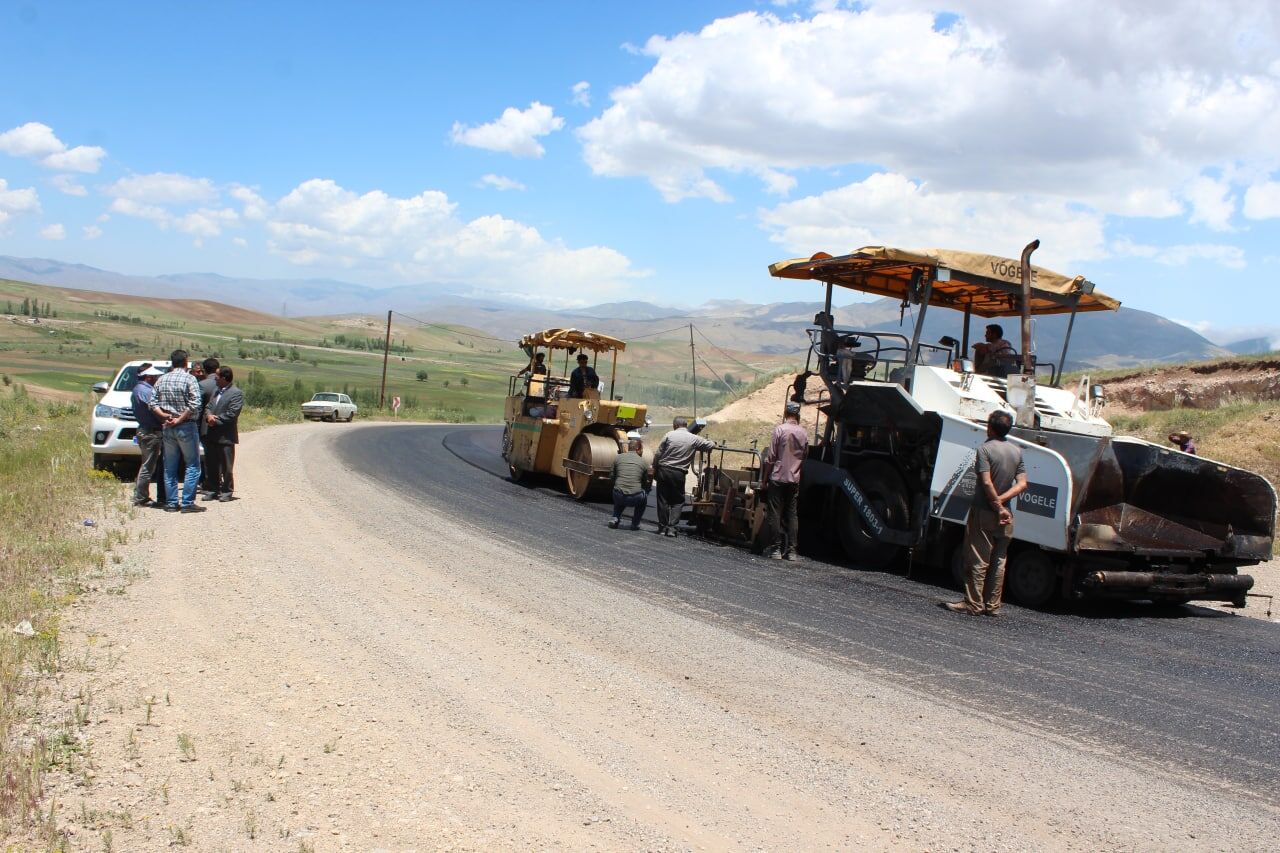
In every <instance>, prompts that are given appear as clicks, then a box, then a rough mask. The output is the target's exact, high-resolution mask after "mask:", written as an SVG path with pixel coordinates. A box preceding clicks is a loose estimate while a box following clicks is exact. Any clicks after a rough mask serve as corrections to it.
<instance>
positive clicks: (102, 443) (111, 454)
mask: <svg viewBox="0 0 1280 853" xmlns="http://www.w3.org/2000/svg"><path fill="white" fill-rule="evenodd" d="M144 364H150V365H151V366H152V367H154V368H156V369H157V370H164V371H167V370H168V369H169V362H167V361H130V362H127V363H126V364H125V365H124V367H121V368H120V372H118V373H117V374H116V376H115V379H113V380H112V381H110V382H99V383H97V384H96V385H94V386H93V392H94V393H95V394H101V395H102V399H101V400H99V401H98V404H97V405H96V406H94V407H93V417H92V418H91V419H90V421H89V442H90V444H92V445H93V467H94V468H99V469H103V470H106V469H110V468H117V467H123V466H125V465H133V466H135V467H136V466H137V465H138V463H139V460H140V458H141V455H142V454H141V453H140V452H139V451H138V442H137V441H136V440H135V438H134V437H135V436H136V435H137V434H138V420H137V418H135V417H134V416H133V386H134V385H137V384H138V374H139V373H141V372H142V365H144ZM200 453H201V455H203V454H204V448H203V447H201V448H200Z"/></svg>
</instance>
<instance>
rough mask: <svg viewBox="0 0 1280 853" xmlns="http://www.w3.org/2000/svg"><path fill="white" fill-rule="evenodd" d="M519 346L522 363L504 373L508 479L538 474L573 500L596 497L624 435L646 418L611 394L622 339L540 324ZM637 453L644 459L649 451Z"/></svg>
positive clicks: (606, 486)
mask: <svg viewBox="0 0 1280 853" xmlns="http://www.w3.org/2000/svg"><path fill="white" fill-rule="evenodd" d="M519 346H520V349H521V350H523V351H524V354H525V355H526V356H527V357H528V359H529V361H528V363H527V364H526V366H525V367H524V369H522V370H521V371H519V372H518V373H516V374H515V375H514V376H512V377H511V379H510V383H509V385H508V388H507V405H506V414H505V417H504V420H505V422H506V429H505V431H504V432H503V435H502V458H503V459H504V460H505V461H506V463H507V465H508V466H509V467H510V469H511V479H512V480H515V481H519V480H521V479H523V478H524V477H525V476H526V475H528V474H546V475H549V476H552V477H558V478H563V479H564V480H565V483H566V485H567V486H568V488H569V493H570V494H572V495H573V496H574V497H575V498H577V499H578V500H580V501H585V500H593V499H594V500H598V499H602V498H604V497H605V496H607V495H608V494H609V490H610V488H611V485H612V474H613V460H614V458H615V457H617V455H618V454H619V453H620V452H621V451H622V450H623V449H624V448H625V446H626V441H627V436H628V433H630V432H632V431H634V430H639V429H642V428H643V427H645V426H646V425H647V421H648V418H647V414H648V406H645V405H643V404H639V403H628V402H624V401H623V400H622V397H621V395H615V393H614V384H615V381H616V380H617V375H618V354H619V353H621V352H622V351H623V350H625V349H626V348H627V345H626V343H625V342H623V341H620V340H618V339H617V338H611V337H609V336H608V335H601V334H598V333H595V332H586V331H581V330H579V329H546V330H544V331H541V332H533V333H531V334H528V335H525V336H524V337H523V338H521V339H520V341H519ZM601 355H607V356H609V360H610V365H609V381H608V382H607V383H606V382H604V381H602V380H601V379H600V375H599V373H597V371H596V367H597V362H598V361H599V359H600V356H601ZM644 455H645V458H646V459H649V460H652V451H651V450H650V449H648V448H645V450H644Z"/></svg>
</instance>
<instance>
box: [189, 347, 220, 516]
mask: <svg viewBox="0 0 1280 853" xmlns="http://www.w3.org/2000/svg"><path fill="white" fill-rule="evenodd" d="M219 366H221V365H220V362H219V361H218V360H217V359H216V358H214V357H212V356H210V357H209V358H206V359H205V360H204V361H202V362H200V363H199V364H197V365H193V366H192V368H191V374H192V375H193V376H195V378H196V379H198V380H199V381H200V418H199V420H200V443H201V444H203V445H204V458H205V464H204V469H203V470H202V471H201V472H200V489H201V491H203V492H204V494H203V495H202V497H203V498H204V499H205V500H207V501H209V500H213V499H214V498H216V497H217V496H218V495H217V491H218V490H217V484H216V483H214V482H213V480H212V479H211V478H210V477H209V461H208V460H209V442H208V441H207V440H206V438H205V435H206V433H207V432H208V431H209V424H208V421H207V419H206V418H205V416H204V415H205V413H206V412H208V411H209V401H210V400H212V399H213V394H214V392H215V391H217V390H218V367H219ZM196 368H200V370H199V371H197V370H196Z"/></svg>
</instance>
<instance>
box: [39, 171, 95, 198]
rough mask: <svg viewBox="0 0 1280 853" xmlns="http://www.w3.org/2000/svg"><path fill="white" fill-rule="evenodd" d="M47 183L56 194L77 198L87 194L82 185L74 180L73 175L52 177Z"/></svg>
mask: <svg viewBox="0 0 1280 853" xmlns="http://www.w3.org/2000/svg"><path fill="white" fill-rule="evenodd" d="M49 183H50V184H51V185H52V186H53V188H54V189H56V190H57V191H58V192H61V193H65V194H66V195H73V196H79V197H81V198H83V197H84V196H87V195H88V194H89V191H88V190H87V189H85V188H84V185H83V184H81V183H79V182H78V181H77V180H76V178H75V176H74V175H54V176H53V177H52V178H50V179H49Z"/></svg>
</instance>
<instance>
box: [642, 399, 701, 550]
mask: <svg viewBox="0 0 1280 853" xmlns="http://www.w3.org/2000/svg"><path fill="white" fill-rule="evenodd" d="M714 449H715V444H714V443H712V442H710V441H707V440H706V439H705V438H699V437H698V436H696V435H694V434H693V433H691V432H689V421H688V419H687V418H676V419H675V420H673V421H672V422H671V432H669V433H667V434H666V435H665V436H663V438H662V443H661V444H659V445H658V450H657V452H655V453H654V454H653V479H654V481H655V482H656V483H657V486H658V533H660V534H661V535H663V536H675V535H676V525H677V524H678V523H679V522H680V512H681V510H683V509H684V481H685V478H686V477H688V476H689V466H690V465H692V464H693V454H695V453H697V452H698V451H699V450H714Z"/></svg>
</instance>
